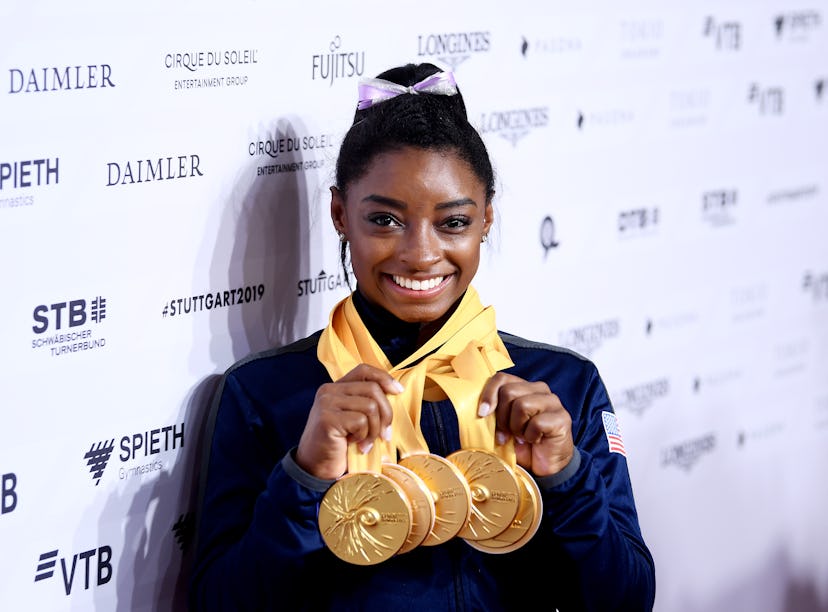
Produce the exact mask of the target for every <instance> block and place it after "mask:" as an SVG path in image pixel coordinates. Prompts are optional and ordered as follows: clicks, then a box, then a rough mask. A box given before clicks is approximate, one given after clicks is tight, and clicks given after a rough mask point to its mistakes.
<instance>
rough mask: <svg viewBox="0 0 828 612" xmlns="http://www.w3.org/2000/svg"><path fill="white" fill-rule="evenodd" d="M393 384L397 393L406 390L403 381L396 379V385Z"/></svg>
mask: <svg viewBox="0 0 828 612" xmlns="http://www.w3.org/2000/svg"><path fill="white" fill-rule="evenodd" d="M393 386H394V390H395V391H396V392H397V393H402V392H403V391H405V387H403V386H402V383H401V382H400V381H398V380H395V381H394V385H393Z"/></svg>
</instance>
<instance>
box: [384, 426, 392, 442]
mask: <svg viewBox="0 0 828 612" xmlns="http://www.w3.org/2000/svg"><path fill="white" fill-rule="evenodd" d="M382 439H383V440H385V441H386V442H390V441H391V426H390V425H389V426H388V427H386V428H384V429H383V430H382Z"/></svg>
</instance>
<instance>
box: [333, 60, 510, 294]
mask: <svg viewBox="0 0 828 612" xmlns="http://www.w3.org/2000/svg"><path fill="white" fill-rule="evenodd" d="M440 71H441V69H440V68H438V67H437V66H435V65H434V64H428V63H423V64H406V65H405V66H399V67H397V68H391V69H390V70H386V71H385V72H382V73H380V74H378V75H377V78H380V79H385V80H386V81H391V82H392V83H397V84H398V85H403V86H405V87H410V86H411V85H414V84H415V83H419V82H420V81H422V80H423V79H425V78H427V77H429V76H431V75H433V74H435V73H437V72H440ZM403 147H418V148H421V149H431V150H437V151H446V152H452V153H454V154H456V155H457V156H458V157H460V159H463V160H465V161H466V162H467V163H468V164H469V166H470V167H471V169H472V170H473V171H474V173H475V174H476V175H477V176H478V178H479V179H480V181H481V182H482V183H483V185H484V187H485V190H486V201H487V202H489V201H491V199H492V197H494V193H495V190H494V170H493V169H492V162H491V160H490V159H489V152H488V151H487V150H486V145H485V144H484V143H483V139H482V138H481V137H480V134H479V133H478V132H477V130H476V129H475V128H474V127H473V126H472V125H471V124H470V123H469V119H468V115H467V114H466V104H465V103H464V102H463V96H462V94H461V93H460V91H459V88H458V93H457V94H456V95H453V96H446V95H439V94H426V93H418V94H401V95H399V96H396V97H394V98H391V99H390V100H386V101H384V102H380V103H378V104H375V105H374V106H370V107H368V108H366V109H363V110H359V109H357V111H356V114H355V115H354V122H353V124H352V125H351V128H350V129H349V130H348V133H347V134H345V138H344V139H343V140H342V145H341V146H340V148H339V157H338V158H337V162H336V186H337V188H338V189H339V190H340V192H342V194H343V197H344V196H345V194H346V192H347V189H348V185H350V184H351V183H352V182H353V181H355V180H358V179H359V178H360V177H362V176H363V175H364V174H365V173H366V172H367V171H368V167H369V166H370V165H371V162H373V160H374V158H375V157H376V156H377V155H379V154H381V153H387V152H389V151H396V150H399V149H401V148H403ZM345 247H346V245H345V244H344V243H343V244H342V248H341V256H342V266H343V268H344V269H345V270H346V272H345V274H346V278H347V267H346V265H345V251H346V248H345Z"/></svg>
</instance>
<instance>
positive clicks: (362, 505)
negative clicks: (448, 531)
mask: <svg viewBox="0 0 828 612" xmlns="http://www.w3.org/2000/svg"><path fill="white" fill-rule="evenodd" d="M318 520H319V531H320V532H321V534H322V539H323V540H325V544H327V546H328V548H329V549H330V550H331V552H333V553H334V554H335V555H336V556H337V557H339V558H340V559H342V560H343V561H347V562H348V563H354V564H356V565H374V564H376V563H380V562H382V561H385V560H386V559H389V558H391V557H393V556H394V555H395V554H396V553H397V552H398V551H399V550H400V548H401V547H402V546H403V544H404V543H405V541H406V539H407V538H408V536H409V534H410V532H411V506H410V504H409V502H408V499H407V498H406V496H405V493H404V492H403V490H402V488H401V487H400V486H399V485H398V484H397V483H396V482H394V481H393V480H391V479H390V478H388V477H387V476H383V475H382V474H376V473H373V472H354V473H349V474H346V475H345V476H343V477H342V478H340V479H339V480H337V481H336V482H335V483H334V484H333V485H331V488H330V489H328V491H327V492H326V493H325V497H324V498H323V499H322V503H321V504H320V505H319V518H318Z"/></svg>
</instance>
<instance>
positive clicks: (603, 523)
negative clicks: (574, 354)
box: [538, 366, 655, 612]
mask: <svg viewBox="0 0 828 612" xmlns="http://www.w3.org/2000/svg"><path fill="white" fill-rule="evenodd" d="M592 370H593V371H592V375H591V376H590V378H589V384H588V385H587V388H586V393H585V395H584V396H583V400H582V403H581V405H580V406H573V407H570V406H567V408H568V409H569V411H570V413H571V414H572V421H573V437H574V439H575V447H576V453H575V457H574V458H573V460H572V462H571V463H570V465H569V466H567V468H565V469H564V471H563V472H562V473H561V474H555V475H552V476H548V477H545V478H541V479H538V484H539V486H540V487H541V491H542V498H543V504H544V518H543V525H544V526H543V529H542V537H544V538H548V540H549V542H548V543H549V545H550V546H553V547H555V548H556V549H558V550H559V551H560V552H561V554H562V555H563V557H564V559H566V561H567V562H566V563H564V564H563V565H564V567H562V568H559V569H560V571H562V572H564V574H565V576H563V579H562V580H561V581H560V583H559V584H560V585H561V587H562V588H561V590H562V592H561V595H562V597H561V601H560V604H558V607H559V609H560V612H568V611H569V610H588V611H595V612H612V611H622V610H623V611H636V612H646V611H649V610H652V608H653V602H654V599H655V565H654V563H653V558H652V555H651V554H650V551H649V549H648V548H647V546H646V544H645V543H644V539H643V537H642V535H641V530H640V527H639V523H638V514H637V511H636V508H635V502H634V499H633V491H632V484H631V482H630V477H629V472H628V469H627V460H626V456H625V454H622V453H619V452H617V451H613V452H610V450H609V442H608V438H607V435H606V433H605V429H604V417H603V414H602V413H604V412H608V413H610V414H612V415H614V411H613V408H612V406H611V404H610V400H609V397H608V395H607V391H606V388H605V387H604V384H603V382H602V381H601V379H600V377H599V375H598V372H597V370H595V368H594V366H592ZM573 399H574V398H569V401H573ZM610 419H612V417H610ZM539 535H541V534H539Z"/></svg>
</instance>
